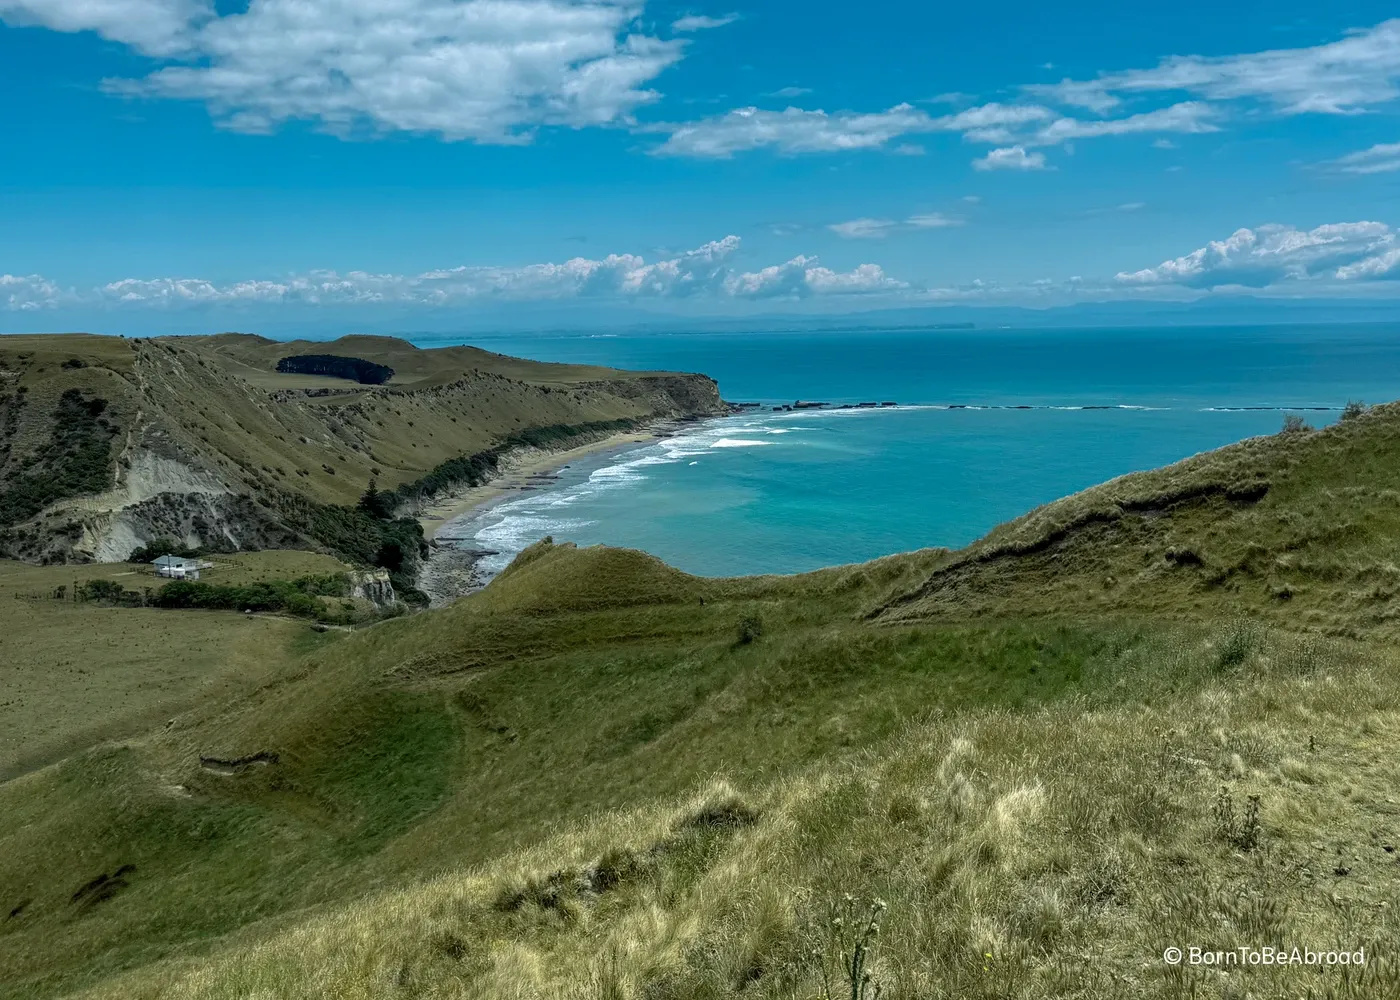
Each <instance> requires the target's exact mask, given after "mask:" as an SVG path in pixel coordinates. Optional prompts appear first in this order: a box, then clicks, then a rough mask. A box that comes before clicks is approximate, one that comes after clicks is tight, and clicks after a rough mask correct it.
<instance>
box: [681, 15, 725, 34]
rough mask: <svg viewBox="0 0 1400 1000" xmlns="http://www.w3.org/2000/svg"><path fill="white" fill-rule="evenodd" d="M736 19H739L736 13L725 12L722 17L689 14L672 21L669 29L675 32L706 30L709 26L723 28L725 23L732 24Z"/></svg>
mask: <svg viewBox="0 0 1400 1000" xmlns="http://www.w3.org/2000/svg"><path fill="white" fill-rule="evenodd" d="M737 20H739V15H738V14H725V15H724V16H723V17H706V16H705V15H704V14H689V15H687V16H685V17H681V18H677V19H676V20H674V21H672V22H671V30H672V31H676V32H686V31H708V30H709V29H711V28H723V27H724V26H725V25H726V24H733V23H734V22H735V21H737Z"/></svg>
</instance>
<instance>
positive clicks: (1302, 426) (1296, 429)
mask: <svg viewBox="0 0 1400 1000" xmlns="http://www.w3.org/2000/svg"><path fill="white" fill-rule="evenodd" d="M1310 430H1312V428H1311V427H1309V426H1308V423H1307V421H1306V420H1304V419H1303V418H1302V417H1300V416H1298V414H1296V413H1285V414H1284V415H1283V429H1282V430H1281V431H1279V433H1280V434H1300V433H1302V432H1303V431H1310Z"/></svg>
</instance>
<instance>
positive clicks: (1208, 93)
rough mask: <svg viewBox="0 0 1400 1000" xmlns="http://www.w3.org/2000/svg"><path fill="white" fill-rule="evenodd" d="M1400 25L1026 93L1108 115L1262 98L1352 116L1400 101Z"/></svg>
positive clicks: (1187, 59)
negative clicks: (1127, 105) (1140, 105)
mask: <svg viewBox="0 0 1400 1000" xmlns="http://www.w3.org/2000/svg"><path fill="white" fill-rule="evenodd" d="M1398 79H1400V20H1389V21H1384V22H1382V23H1380V24H1378V25H1376V26H1375V27H1373V28H1370V29H1368V30H1365V31H1358V32H1354V33H1351V34H1349V35H1347V36H1346V37H1344V38H1341V39H1339V40H1337V41H1334V42H1328V43H1326V44H1323V45H1315V46H1311V47H1307V48H1296V49H1272V50H1269V51H1265V52H1252V53H1246V54H1243V55H1230V56H1172V57H1170V58H1168V59H1163V60H1162V61H1161V62H1160V63H1159V64H1158V65H1157V66H1155V67H1153V68H1152V69H1140V70H1128V71H1125V72H1117V73H1104V74H1102V75H1101V76H1099V77H1098V79H1095V80H1063V81H1061V82H1060V83H1055V84H1039V85H1032V86H1030V87H1027V88H1025V89H1026V91H1027V92H1028V93H1030V94H1031V95H1032V96H1035V97H1038V98H1040V99H1043V100H1049V101H1052V102H1055V103H1059V104H1065V105H1070V106H1075V107H1084V108H1089V109H1091V110H1093V111H1095V112H1097V113H1100V114H1102V113H1105V112H1107V111H1109V110H1111V109H1112V108H1114V107H1116V106H1117V105H1118V104H1120V103H1121V102H1122V100H1123V98H1124V97H1126V96H1130V95H1134V94H1151V93H1170V92H1179V93H1188V94H1194V95H1196V96H1198V97H1201V98H1204V99H1206V100H1210V101H1234V100H1245V99H1249V100H1257V101H1260V102H1263V103H1265V104H1267V105H1270V106H1271V107H1272V108H1273V109H1275V110H1277V111H1278V112H1281V113H1283V114H1290V115H1293V114H1304V113H1309V112H1313V113H1321V114H1352V113H1355V112H1358V111H1364V110H1366V109H1368V108H1371V107H1374V106H1375V105H1378V104H1384V103H1387V102H1389V101H1393V100H1395V98H1396V97H1397V96H1400V90H1398V89H1397V87H1396V83H1397V80H1398Z"/></svg>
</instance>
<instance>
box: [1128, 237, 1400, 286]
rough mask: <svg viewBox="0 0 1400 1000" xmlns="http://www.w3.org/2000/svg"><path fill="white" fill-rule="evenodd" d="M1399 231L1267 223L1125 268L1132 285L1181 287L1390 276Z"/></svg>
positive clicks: (1395, 254) (1346, 279) (1270, 283)
mask: <svg viewBox="0 0 1400 1000" xmlns="http://www.w3.org/2000/svg"><path fill="white" fill-rule="evenodd" d="M1395 244H1396V238H1395V233H1394V231H1393V230H1392V229H1391V227H1390V226H1388V225H1386V224H1385V223H1382V222H1339V223H1332V224H1330V225H1324V226H1318V227H1317V228H1315V229H1310V230H1299V229H1295V228H1293V227H1292V226H1282V225H1268V226H1259V227H1258V228H1257V229H1237V230H1236V231H1235V232H1234V233H1233V234H1232V235H1231V236H1229V237H1228V238H1227V239H1223V240H1212V241H1211V242H1210V243H1208V244H1207V245H1206V246H1203V247H1201V248H1199V249H1197V250H1193V251H1192V252H1191V253H1189V254H1186V255H1184V256H1181V257H1176V258H1173V259H1172V260H1168V261H1163V262H1162V263H1161V264H1159V265H1158V266H1156V267H1150V268H1144V269H1143V270H1140V271H1124V272H1120V273H1119V274H1118V276H1117V278H1118V281H1119V282H1122V283H1124V284H1130V285H1183V286H1186V287H1188V288H1219V287H1222V286H1244V287H1248V288H1265V287H1267V286H1270V285H1275V284H1280V283H1294V282H1302V281H1319V280H1327V279H1338V280H1341V281H1349V280H1355V279H1360V278H1376V277H1383V276H1386V275H1388V274H1389V272H1390V270H1391V269H1392V268H1394V267H1395V262H1396V260H1397V259H1400V254H1397V253H1396V247H1395Z"/></svg>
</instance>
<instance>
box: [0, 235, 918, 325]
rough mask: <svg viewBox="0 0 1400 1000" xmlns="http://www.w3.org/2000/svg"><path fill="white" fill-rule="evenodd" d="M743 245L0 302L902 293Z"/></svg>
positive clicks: (51, 285)
mask: <svg viewBox="0 0 1400 1000" xmlns="http://www.w3.org/2000/svg"><path fill="white" fill-rule="evenodd" d="M739 245H740V240H739V237H737V236H726V237H725V238H724V239H721V240H715V241H713V242H711V243H707V244H705V245H704V246H702V247H698V248H696V249H694V250H688V251H685V252H684V253H680V254H677V255H675V256H673V257H669V258H666V259H663V260H659V261H656V262H654V263H651V264H648V263H647V262H646V261H645V260H644V259H643V258H642V257H640V256H637V255H635V254H609V255H608V256H607V257H604V258H601V259H598V260H592V259H589V258H586V257H575V258H573V259H572V260H567V261H565V262H563V263H562V264H552V263H546V264H530V265H526V266H524V267H468V266H458V267H451V268H443V269H438V270H432V271H425V272H423V273H421V274H372V273H368V272H365V271H351V272H347V273H345V274H338V273H336V272H334V271H328V270H319V271H309V272H307V273H305V274H297V275H290V276H287V277H284V278H280V279H249V280H244V281H236V282H230V283H227V284H218V283H216V282H213V281H207V280H204V279H199V278H121V279H117V280H114V281H110V282H107V283H106V284H103V285H99V286H97V287H95V288H91V289H77V288H64V287H62V286H60V285H59V284H58V283H57V282H55V281H52V280H50V279H48V278H45V277H43V276H41V275H10V274H0V302H3V304H4V305H5V307H6V308H7V309H10V310H14V311H25V312H33V311H37V310H41V309H54V308H59V307H62V306H64V305H75V304H84V305H93V304H99V305H111V306H117V307H128V308H130V307H159V308H168V307H188V306H218V305H230V304H243V305H250V304H261V305H266V304H275V303H286V302H296V303H301V304H305V305H384V304H388V303H395V304H409V305H420V306H454V305H462V304H465V303H470V302H473V301H478V300H482V299H496V300H516V301H535V300H543V299H570V298H586V297H598V298H607V297H616V298H658V299H684V298H690V297H711V298H734V299H783V298H786V299H799V298H806V297H808V296H812V295H861V294H872V293H878V292H892V291H897V290H900V289H904V288H907V287H908V285H907V284H906V283H905V282H902V281H898V280H896V279H894V278H891V277H890V276H888V275H887V274H885V272H884V270H883V269H882V268H881V267H880V266H879V265H877V264H862V265H860V266H858V267H856V268H854V269H852V270H850V271H845V272H838V271H833V270H832V269H830V268H827V267H823V266H821V265H820V263H819V262H818V261H817V259H816V258H815V257H808V256H803V255H798V256H796V257H793V258H792V259H790V260H787V261H784V262H783V263H781V264H774V265H770V266H768V267H763V268H759V269H757V270H754V271H744V270H741V269H737V268H734V267H732V266H730V264H729V262H728V259H729V258H730V256H731V255H732V254H734V253H735V252H736V251H737V250H738V249H739Z"/></svg>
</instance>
